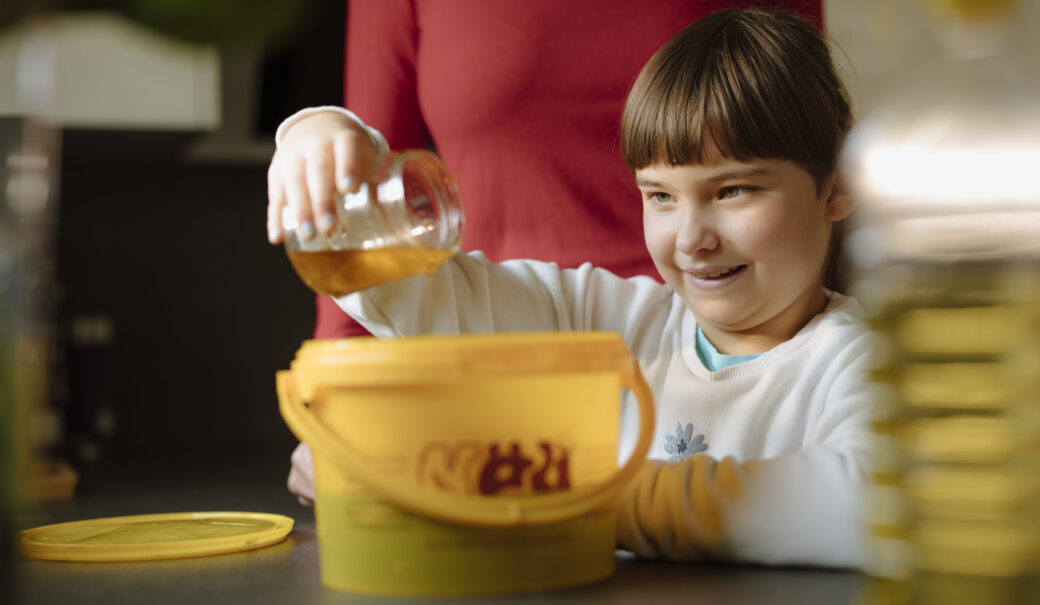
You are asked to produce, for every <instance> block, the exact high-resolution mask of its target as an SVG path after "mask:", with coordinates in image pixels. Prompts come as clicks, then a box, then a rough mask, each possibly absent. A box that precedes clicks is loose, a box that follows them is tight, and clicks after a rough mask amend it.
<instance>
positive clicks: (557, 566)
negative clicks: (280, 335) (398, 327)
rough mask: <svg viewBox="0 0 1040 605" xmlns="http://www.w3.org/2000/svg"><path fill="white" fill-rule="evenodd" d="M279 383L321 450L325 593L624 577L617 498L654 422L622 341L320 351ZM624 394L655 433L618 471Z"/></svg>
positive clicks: (496, 589) (452, 342) (399, 344)
mask: <svg viewBox="0 0 1040 605" xmlns="http://www.w3.org/2000/svg"><path fill="white" fill-rule="evenodd" d="M277 383H278V397H279V402H280V409H281V412H282V416H283V418H285V421H286V423H287V424H288V425H289V427H290V428H291V429H292V431H293V432H294V433H295V434H296V436H297V437H299V439H300V440H301V441H303V442H305V443H307V444H309V445H310V447H311V449H312V452H313V454H314V471H315V492H316V502H315V517H316V523H317V529H318V544H319V551H320V556H321V578H322V583H323V584H324V585H325V586H327V587H330V588H334V589H339V590H345V591H350V592H359V593H368V594H380V595H411V596H434V595H454V596H461V595H478V594H495V593H509V592H522V591H533V590H543V589H550V588H559V587H563V586H572V585H578V584H584V583H588V582H592V581H596V580H600V579H603V578H606V577H608V576H610V575H611V573H613V571H614V549H615V529H614V513H613V507H612V503H613V500H614V498H615V497H616V496H617V494H618V492H619V490H620V489H621V488H622V487H623V486H624V484H625V483H626V482H627V481H628V480H629V479H630V478H631V477H632V475H634V473H635V471H636V469H637V467H638V465H639V462H640V461H641V460H642V459H643V458H644V457H645V456H646V452H647V450H648V449H649V446H650V439H651V436H652V435H651V434H652V431H653V426H654V421H653V415H654V411H653V396H652V394H651V392H650V388H649V387H648V386H647V384H646V381H645V380H644V379H643V376H642V374H641V373H640V371H639V367H638V364H637V363H636V362H635V360H634V359H633V358H632V356H631V354H630V353H629V351H628V349H627V347H626V346H625V344H624V342H623V341H622V340H621V338H620V337H619V336H618V335H617V334H612V333H605V332H573V333H572V332H568V333H523V334H503V335H494V336H492V335H469V336H423V337H413V338H406V339H401V340H378V339H375V338H350V339H340V340H323V341H307V342H305V343H304V344H303V346H302V347H301V348H300V350H299V351H298V352H297V354H296V359H295V360H294V361H293V362H292V364H291V369H289V370H286V371H281V372H278V375H277ZM623 388H627V389H630V390H632V391H633V392H634V393H635V395H636V398H637V400H638V401H639V410H640V416H639V419H640V435H639V438H638V440H637V443H636V447H635V450H634V452H633V454H632V455H631V457H630V458H629V460H628V461H627V462H626V463H625V464H624V465H623V466H622V467H621V468H618V463H617V447H618V421H619V416H620V413H619V404H620V391H621V389H623Z"/></svg>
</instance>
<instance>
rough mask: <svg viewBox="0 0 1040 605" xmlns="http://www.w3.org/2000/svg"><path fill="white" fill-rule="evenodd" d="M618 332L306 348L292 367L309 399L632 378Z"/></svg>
mask: <svg viewBox="0 0 1040 605" xmlns="http://www.w3.org/2000/svg"><path fill="white" fill-rule="evenodd" d="M633 363H634V361H633V359H632V355H631V354H630V353H629V351H628V347H627V346H626V345H625V342H624V341H623V340H622V339H621V336H620V335H619V334H617V333H614V332H520V333H506V334H466V335H456V336H442V335H438V336H410V337H407V338H400V339H387V340H380V339H378V338H375V337H372V336H366V337H358V338H341V339H330V340H308V341H305V342H304V343H303V345H302V346H301V347H300V349H299V350H298V351H297V353H296V359H295V360H294V361H293V362H292V370H293V373H294V374H295V375H296V377H297V380H298V381H299V385H300V389H301V391H302V394H303V396H304V397H305V398H309V397H311V395H312V394H313V388H314V386H316V385H319V384H320V385H322V386H374V385H388V384H415V383H423V382H430V381H437V382H441V381H450V380H456V379H463V378H474V377H480V376H484V377H488V376H508V375H524V374H534V373H561V372H628V371H630V370H631V368H632V364H633Z"/></svg>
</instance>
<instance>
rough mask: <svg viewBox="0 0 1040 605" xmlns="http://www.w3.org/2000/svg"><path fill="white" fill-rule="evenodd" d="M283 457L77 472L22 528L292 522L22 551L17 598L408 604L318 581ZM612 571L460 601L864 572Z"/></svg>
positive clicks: (610, 599) (734, 595)
mask: <svg viewBox="0 0 1040 605" xmlns="http://www.w3.org/2000/svg"><path fill="white" fill-rule="evenodd" d="M287 470H288V460H287V455H286V456H285V457H284V458H283V457H279V458H277V459H274V460H271V459H270V456H267V457H262V456H261V457H256V456H252V457H249V458H243V457H239V456H231V457H212V458H208V459H200V460H198V461H186V460H177V461H166V462H164V463H145V462H142V461H137V462H135V463H134V464H133V465H127V464H122V465H118V466H109V467H108V468H106V469H103V470H102V469H94V470H90V471H87V472H85V473H84V480H83V481H82V483H81V489H80V490H79V491H78V493H77V495H76V497H75V498H74V499H73V500H71V501H66V502H59V503H51V504H48V505H46V506H39V507H37V508H36V509H35V510H33V511H31V512H27V513H25V514H22V515H20V516H19V518H18V519H17V524H18V525H19V526H20V527H22V528H28V527H32V526H36V525H41V524H46V523H55V522H62V521H71V520H78V519H90V518H97V517H109V516H117V515H130V514H144V513H159V512H183V511H206V510H234V511H256V512H270V513H279V514H284V515H288V516H290V517H292V518H293V519H294V520H295V526H294V528H293V531H292V532H291V533H290V534H289V537H288V538H287V539H286V540H285V541H284V542H281V543H279V544H276V545H273V546H269V547H267V548H263V549H259V550H254V551H247V552H241V553H234V554H224V555H215V556H208V557H197V558H190V559H177V560H168V561H147V562H132V563H70V562H50V561H37V560H29V559H22V560H21V561H20V562H19V566H18V571H17V574H16V586H15V591H16V601H15V602H16V603H21V604H26V605H37V604H39V605H44V604H52V603H53V604H61V605H71V604H77V605H79V604H82V605H90V604H94V603H97V604H104V605H120V604H123V603H135V604H137V603H149V604H152V605H163V604H166V603H221V604H228V605H230V604H234V603H250V604H264V603H291V604H294V605H307V604H311V603H320V604H323V605H324V604H331V605H334V604H338V603H388V604H389V603H416V602H423V601H426V600H424V599H406V598H390V597H372V596H366V595H357V594H349V593H343V592H338V591H335V590H331V589H327V588H324V587H322V585H321V578H320V570H319V564H318V539H317V536H316V534H315V526H314V515H313V512H312V511H311V510H310V509H306V508H303V507H301V506H299V505H298V504H297V503H296V501H295V498H293V497H292V496H291V495H289V494H288V493H287V492H286V491H285V487H284V480H285V475H286V472H287ZM617 562H618V566H617V571H616V572H615V574H614V575H613V576H612V577H611V578H609V579H607V580H605V581H602V582H599V583H596V584H591V585H587V586H582V587H578V588H571V589H566V590H558V591H551V592H542V593H533V594H522V595H507V596H500V597H483V598H464V599H461V598H460V599H428V600H434V601H456V600H457V601H460V602H473V603H478V602H479V603H488V602H494V603H514V602H515V603H697V604H698V605H713V604H716V603H718V604H725V605H743V604H748V605H752V604H760V603H768V604H770V605H783V604H787V603H790V604H792V605H794V604H797V605H803V604H808V603H812V604H814V605H816V604H822V605H827V604H832V603H833V604H849V603H853V602H855V601H856V600H857V596H858V595H859V594H860V591H861V590H862V588H863V584H864V581H863V580H862V578H861V577H860V576H858V575H857V574H855V573H851V572H844V571H833V570H820V569H800V568H769V567H758V566H743V565H716V564H710V565H709V564H679V563H662V562H647V561H638V560H636V559H634V558H633V557H631V556H630V555H628V554H627V553H623V552H618V553H617Z"/></svg>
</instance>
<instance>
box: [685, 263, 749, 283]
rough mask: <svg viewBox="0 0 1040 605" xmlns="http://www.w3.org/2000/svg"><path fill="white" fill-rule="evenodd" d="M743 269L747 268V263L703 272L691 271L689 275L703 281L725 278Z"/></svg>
mask: <svg viewBox="0 0 1040 605" xmlns="http://www.w3.org/2000/svg"><path fill="white" fill-rule="evenodd" d="M744 269H747V265H737V266H736V267H730V268H729V269H720V270H718V271H708V272H704V273H699V272H696V271H691V272H690V275H691V276H692V277H693V278H694V279H698V280H705V281H714V280H723V279H726V278H728V277H731V276H733V275H736V274H737V273H740V272H741V271H743V270H744Z"/></svg>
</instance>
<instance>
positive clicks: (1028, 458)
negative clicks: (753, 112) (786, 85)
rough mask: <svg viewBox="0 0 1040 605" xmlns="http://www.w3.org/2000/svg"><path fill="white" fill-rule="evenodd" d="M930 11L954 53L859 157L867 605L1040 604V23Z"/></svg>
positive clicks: (886, 120)
mask: <svg viewBox="0 0 1040 605" xmlns="http://www.w3.org/2000/svg"><path fill="white" fill-rule="evenodd" d="M918 6H919V7H920V8H921V10H920V16H921V18H922V22H923V23H924V24H925V26H926V27H927V28H929V29H930V31H931V33H932V34H933V38H934V40H935V42H936V50H937V52H936V55H935V57H934V58H933V59H932V60H931V61H929V62H927V63H926V65H925V66H924V68H923V69H922V70H921V71H920V72H917V73H914V74H912V75H911V76H910V77H909V78H907V85H906V86H905V87H904V88H903V89H902V90H898V91H893V92H892V95H891V98H890V100H889V102H888V103H886V104H884V105H883V106H882V107H881V108H880V109H879V110H877V111H876V112H874V113H873V114H872V115H871V116H868V118H867V119H866V120H864V121H863V122H862V123H861V124H860V125H859V126H858V127H857V128H856V129H855V130H854V131H853V134H852V136H851V137H850V142H849V146H848V154H847V159H848V162H847V169H848V173H849V175H850V177H851V182H852V186H853V190H854V194H855V195H856V197H857V198H858V199H859V201H860V203H861V210H860V211H859V212H858V213H857V215H858V216H857V219H856V225H855V228H854V229H853V230H852V231H851V232H850V234H849V239H848V249H849V251H850V252H851V258H852V261H853V265H854V273H855V279H854V282H853V288H852V294H853V295H855V296H856V297H857V298H858V299H859V300H860V301H861V302H862V303H863V304H864V307H865V308H866V309H867V311H868V312H869V313H870V315H871V318H872V319H871V321H872V322H873V328H874V330H875V334H876V343H877V347H876V355H875V369H874V379H875V380H874V388H875V393H876V409H875V414H874V423H873V427H874V432H875V435H876V442H877V444H878V447H877V448H876V456H875V460H874V465H873V485H872V488H871V494H870V501H869V502H870V534H871V539H872V544H873V547H874V555H875V556H874V558H873V561H872V563H871V565H870V568H869V569H868V571H869V572H870V573H871V575H872V576H873V577H874V578H875V579H876V581H875V582H873V583H872V584H871V587H872V588H871V591H870V598H869V599H867V600H866V602H868V603H882V604H904V603H985V604H987V605H1002V604H1005V603H1006V604H1011V603H1040V180H1038V179H1037V178H1036V167H1037V166H1038V165H1040V69H1038V68H1037V64H1036V60H1035V56H1036V48H1037V47H1036V44H1037V41H1036V38H1035V35H1032V34H1035V32H1030V31H1029V29H1028V26H1029V24H1030V23H1033V24H1035V23H1037V22H1038V21H1037V16H1038V15H1036V14H1029V13H1028V12H1027V11H1026V9H1027V6H1026V5H1025V4H1024V3H1020V2H1014V1H1011V0H990V1H987V2H983V1H980V0H929V1H927V2H920V3H919V4H918Z"/></svg>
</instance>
